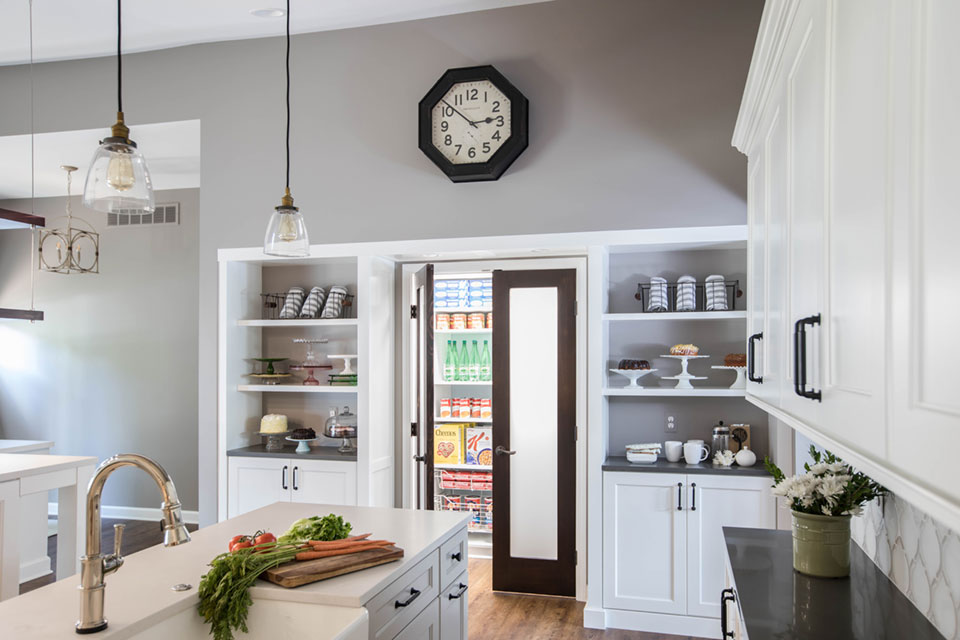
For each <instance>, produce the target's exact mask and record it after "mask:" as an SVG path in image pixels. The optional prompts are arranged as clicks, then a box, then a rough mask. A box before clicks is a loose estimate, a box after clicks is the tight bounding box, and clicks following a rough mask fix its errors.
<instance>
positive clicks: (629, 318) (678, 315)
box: [603, 311, 747, 322]
mask: <svg viewBox="0 0 960 640" xmlns="http://www.w3.org/2000/svg"><path fill="white" fill-rule="evenodd" d="M746 318H747V312H746V311H666V312H662V313H658V312H650V313H605V314H603V320H604V322H637V321H652V320H746Z"/></svg>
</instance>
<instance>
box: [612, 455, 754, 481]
mask: <svg viewBox="0 0 960 640" xmlns="http://www.w3.org/2000/svg"><path fill="white" fill-rule="evenodd" d="M603 470H604V471H638V472H641V473H709V474H714V475H721V476H769V475H770V474H769V473H767V470H766V469H764V468H763V465H762V464H760V463H757V464H755V465H753V466H752V467H739V466H737V465H733V466H732V467H715V466H713V465H712V464H709V463H703V464H687V463H686V462H668V461H667V460H666V458H658V459H657V461H656V462H654V463H653V464H633V463H631V462H627V458H626V456H609V457H608V458H607V459H606V460H604V461H603Z"/></svg>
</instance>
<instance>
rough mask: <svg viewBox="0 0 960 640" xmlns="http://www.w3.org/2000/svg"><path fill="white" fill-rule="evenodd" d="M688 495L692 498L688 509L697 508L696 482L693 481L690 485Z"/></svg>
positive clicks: (694, 509)
mask: <svg viewBox="0 0 960 640" xmlns="http://www.w3.org/2000/svg"><path fill="white" fill-rule="evenodd" d="M690 496H691V498H692V500H691V501H690V511H696V510H697V483H696V482H694V483H692V484H691V485H690Z"/></svg>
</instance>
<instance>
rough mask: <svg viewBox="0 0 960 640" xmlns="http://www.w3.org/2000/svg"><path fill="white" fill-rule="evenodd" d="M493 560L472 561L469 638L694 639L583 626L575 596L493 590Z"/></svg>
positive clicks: (480, 639) (557, 639)
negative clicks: (585, 627)
mask: <svg viewBox="0 0 960 640" xmlns="http://www.w3.org/2000/svg"><path fill="white" fill-rule="evenodd" d="M492 565H493V563H492V562H490V561H489V560H481V559H473V560H470V591H469V593H470V640H513V639H522V640H560V639H563V640H577V639H579V640H692V639H691V638H687V637H686V636H671V635H663V634H658V633H642V632H640V631H620V630H617V629H608V630H606V631H598V630H596V629H584V628H583V603H582V602H577V601H576V600H574V599H573V598H553V597H549V596H529V595H519V594H513V593H495V592H493V591H491V589H490V584H491V576H492V573H493V572H492Z"/></svg>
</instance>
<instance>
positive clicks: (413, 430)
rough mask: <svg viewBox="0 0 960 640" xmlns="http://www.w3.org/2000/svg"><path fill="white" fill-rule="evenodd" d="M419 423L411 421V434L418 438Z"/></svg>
mask: <svg viewBox="0 0 960 640" xmlns="http://www.w3.org/2000/svg"><path fill="white" fill-rule="evenodd" d="M419 426H420V425H419V423H416V422H411V423H410V435H411V436H413V437H414V438H416V437H417V436H419V435H420V429H419Z"/></svg>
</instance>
